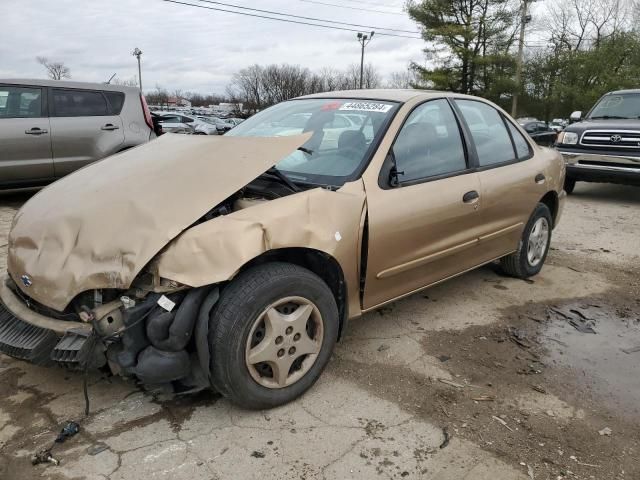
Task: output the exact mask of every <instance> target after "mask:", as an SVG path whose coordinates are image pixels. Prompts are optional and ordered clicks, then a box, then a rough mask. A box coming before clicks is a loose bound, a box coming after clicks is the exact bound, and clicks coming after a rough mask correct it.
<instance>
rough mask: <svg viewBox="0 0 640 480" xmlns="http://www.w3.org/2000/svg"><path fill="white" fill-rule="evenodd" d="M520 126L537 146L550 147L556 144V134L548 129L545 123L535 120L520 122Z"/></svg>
mask: <svg viewBox="0 0 640 480" xmlns="http://www.w3.org/2000/svg"><path fill="white" fill-rule="evenodd" d="M520 125H521V126H522V128H524V129H525V131H526V132H527V133H528V134H529V136H530V137H531V138H533V140H534V141H535V142H536V143H537V144H538V145H544V146H546V147H551V146H552V145H553V144H554V143H555V142H556V137H557V136H558V132H556V131H555V130H554V129H552V128H550V127H548V126H547V124H546V123H545V122H540V121H538V120H535V121H530V122H521V123H520Z"/></svg>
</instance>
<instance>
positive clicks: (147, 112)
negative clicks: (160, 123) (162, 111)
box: [140, 93, 153, 130]
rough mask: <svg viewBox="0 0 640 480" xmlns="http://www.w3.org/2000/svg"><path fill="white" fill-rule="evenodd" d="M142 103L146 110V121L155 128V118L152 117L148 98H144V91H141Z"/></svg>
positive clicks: (150, 126)
mask: <svg viewBox="0 0 640 480" xmlns="http://www.w3.org/2000/svg"><path fill="white" fill-rule="evenodd" d="M140 104H141V105H142V111H143V112H144V121H145V123H146V124H147V125H148V126H149V128H150V129H151V130H153V119H152V118H151V111H150V110H149V106H148V105H147V100H146V99H145V98H144V95H143V94H142V93H140Z"/></svg>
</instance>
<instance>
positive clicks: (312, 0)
mask: <svg viewBox="0 0 640 480" xmlns="http://www.w3.org/2000/svg"><path fill="white" fill-rule="evenodd" d="M300 1H301V2H305V3H315V4H316V5H326V6H327V7H338V8H348V9H349V10H357V11H359V12H373V13H383V14H385V15H400V16H403V17H404V16H405V14H404V13H400V12H385V11H382V10H374V9H372V8H364V7H350V6H348V5H338V4H335V3H324V2H317V1H316V0H300Z"/></svg>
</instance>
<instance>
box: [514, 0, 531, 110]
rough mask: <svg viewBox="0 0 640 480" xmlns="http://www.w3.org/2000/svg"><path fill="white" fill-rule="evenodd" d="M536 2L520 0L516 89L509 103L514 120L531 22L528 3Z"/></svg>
mask: <svg viewBox="0 0 640 480" xmlns="http://www.w3.org/2000/svg"><path fill="white" fill-rule="evenodd" d="M535 1H536V0H522V16H521V18H520V40H519V42H518V58H516V78H515V83H516V88H515V91H514V92H513V100H512V103H511V116H512V117H514V118H515V116H516V115H517V114H518V97H519V96H520V90H521V89H522V66H523V64H524V33H525V28H526V26H527V23H529V22H530V21H531V15H529V13H528V7H529V3H530V2H535Z"/></svg>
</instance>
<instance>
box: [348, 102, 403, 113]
mask: <svg viewBox="0 0 640 480" xmlns="http://www.w3.org/2000/svg"><path fill="white" fill-rule="evenodd" d="M392 108H393V105H389V104H388V103H375V102H347V103H345V104H343V105H342V106H341V107H340V108H339V109H338V110H352V111H353V110H355V111H358V112H382V113H386V112H388V111H389V110H391V109H392Z"/></svg>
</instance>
